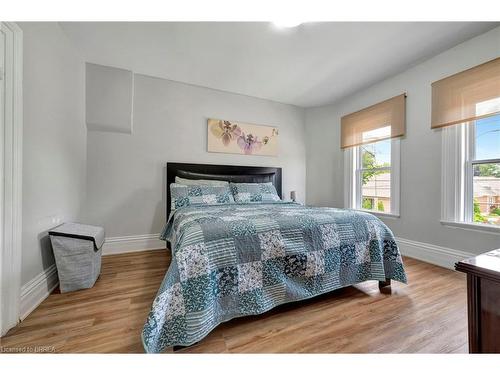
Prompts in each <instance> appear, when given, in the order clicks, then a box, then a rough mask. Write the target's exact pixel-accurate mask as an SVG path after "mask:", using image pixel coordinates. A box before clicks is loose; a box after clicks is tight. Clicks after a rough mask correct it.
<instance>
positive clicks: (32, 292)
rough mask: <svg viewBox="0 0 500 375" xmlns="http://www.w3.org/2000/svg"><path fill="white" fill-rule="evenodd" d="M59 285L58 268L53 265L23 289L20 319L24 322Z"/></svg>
mask: <svg viewBox="0 0 500 375" xmlns="http://www.w3.org/2000/svg"><path fill="white" fill-rule="evenodd" d="M58 285H59V279H58V278H57V268H56V265H55V264H53V265H51V266H50V267H49V268H47V269H46V270H45V271H43V272H41V273H40V274H38V275H37V276H35V277H34V278H33V279H32V280H31V281H29V282H28V283H26V284H25V285H23V286H22V288H21V306H20V309H19V313H20V317H19V318H20V319H21V320H24V319H25V318H26V317H27V316H28V315H29V314H30V313H31V312H32V311H33V310H35V309H36V308H37V306H38V305H39V304H41V303H42V302H43V300H45V298H47V297H48V296H49V294H50V293H52V291H53V290H54V289H55V288H56V287H57V286H58Z"/></svg>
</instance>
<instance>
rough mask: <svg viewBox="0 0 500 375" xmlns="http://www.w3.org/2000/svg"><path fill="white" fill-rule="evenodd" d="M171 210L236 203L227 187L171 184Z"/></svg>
mask: <svg viewBox="0 0 500 375" xmlns="http://www.w3.org/2000/svg"><path fill="white" fill-rule="evenodd" d="M170 197H171V210H172V211H174V210H175V209H177V208H181V207H187V206H191V205H194V204H197V205H213V204H222V203H234V198H233V195H232V194H231V191H230V190H229V185H226V186H210V185H182V184H176V183H172V184H170Z"/></svg>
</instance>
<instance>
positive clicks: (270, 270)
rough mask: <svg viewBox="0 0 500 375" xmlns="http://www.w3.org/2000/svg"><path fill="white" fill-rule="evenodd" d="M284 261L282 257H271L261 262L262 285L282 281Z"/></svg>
mask: <svg viewBox="0 0 500 375" xmlns="http://www.w3.org/2000/svg"><path fill="white" fill-rule="evenodd" d="M284 269H285V263H284V259H283V258H271V259H268V260H265V261H263V262H262V285H263V286H271V285H276V284H281V283H282V282H283V271H284Z"/></svg>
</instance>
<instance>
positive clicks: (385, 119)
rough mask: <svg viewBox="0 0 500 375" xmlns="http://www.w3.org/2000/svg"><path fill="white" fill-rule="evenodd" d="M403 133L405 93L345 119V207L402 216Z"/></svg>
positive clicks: (343, 126) (343, 122) (343, 133)
mask: <svg viewBox="0 0 500 375" xmlns="http://www.w3.org/2000/svg"><path fill="white" fill-rule="evenodd" d="M404 131H405V95H404V94H403V95H399V96H397V97H394V98H392V99H389V100H386V101H384V102H382V103H379V104H376V105H374V106H371V107H368V108H365V109H363V110H361V111H359V112H355V113H353V114H351V115H347V116H344V117H343V118H342V148H343V149H344V163H345V164H344V169H345V170H344V176H345V182H344V184H345V186H344V200H345V207H346V208H354V209H358V210H364V211H370V212H374V213H377V214H382V215H393V216H398V215H399V157H400V151H399V150H400V139H399V137H401V136H402V135H404Z"/></svg>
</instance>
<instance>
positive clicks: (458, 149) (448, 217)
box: [442, 98, 500, 230]
mask: <svg viewBox="0 0 500 375" xmlns="http://www.w3.org/2000/svg"><path fill="white" fill-rule="evenodd" d="M496 103H497V104H496V105H498V107H499V108H500V98H498V99H496ZM485 105H492V101H488V102H483V103H478V104H477V113H481V108H482V107H483V106H485ZM443 171H444V176H443V212H442V221H444V222H445V223H449V222H455V223H457V222H458V223H460V222H462V223H464V224H469V225H479V226H482V228H483V229H487V228H486V227H490V229H491V230H495V229H494V228H497V229H500V114H497V115H493V116H489V117H485V118H480V119H478V120H475V121H471V122H468V123H464V124H461V125H458V126H452V127H449V128H445V129H443Z"/></svg>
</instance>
